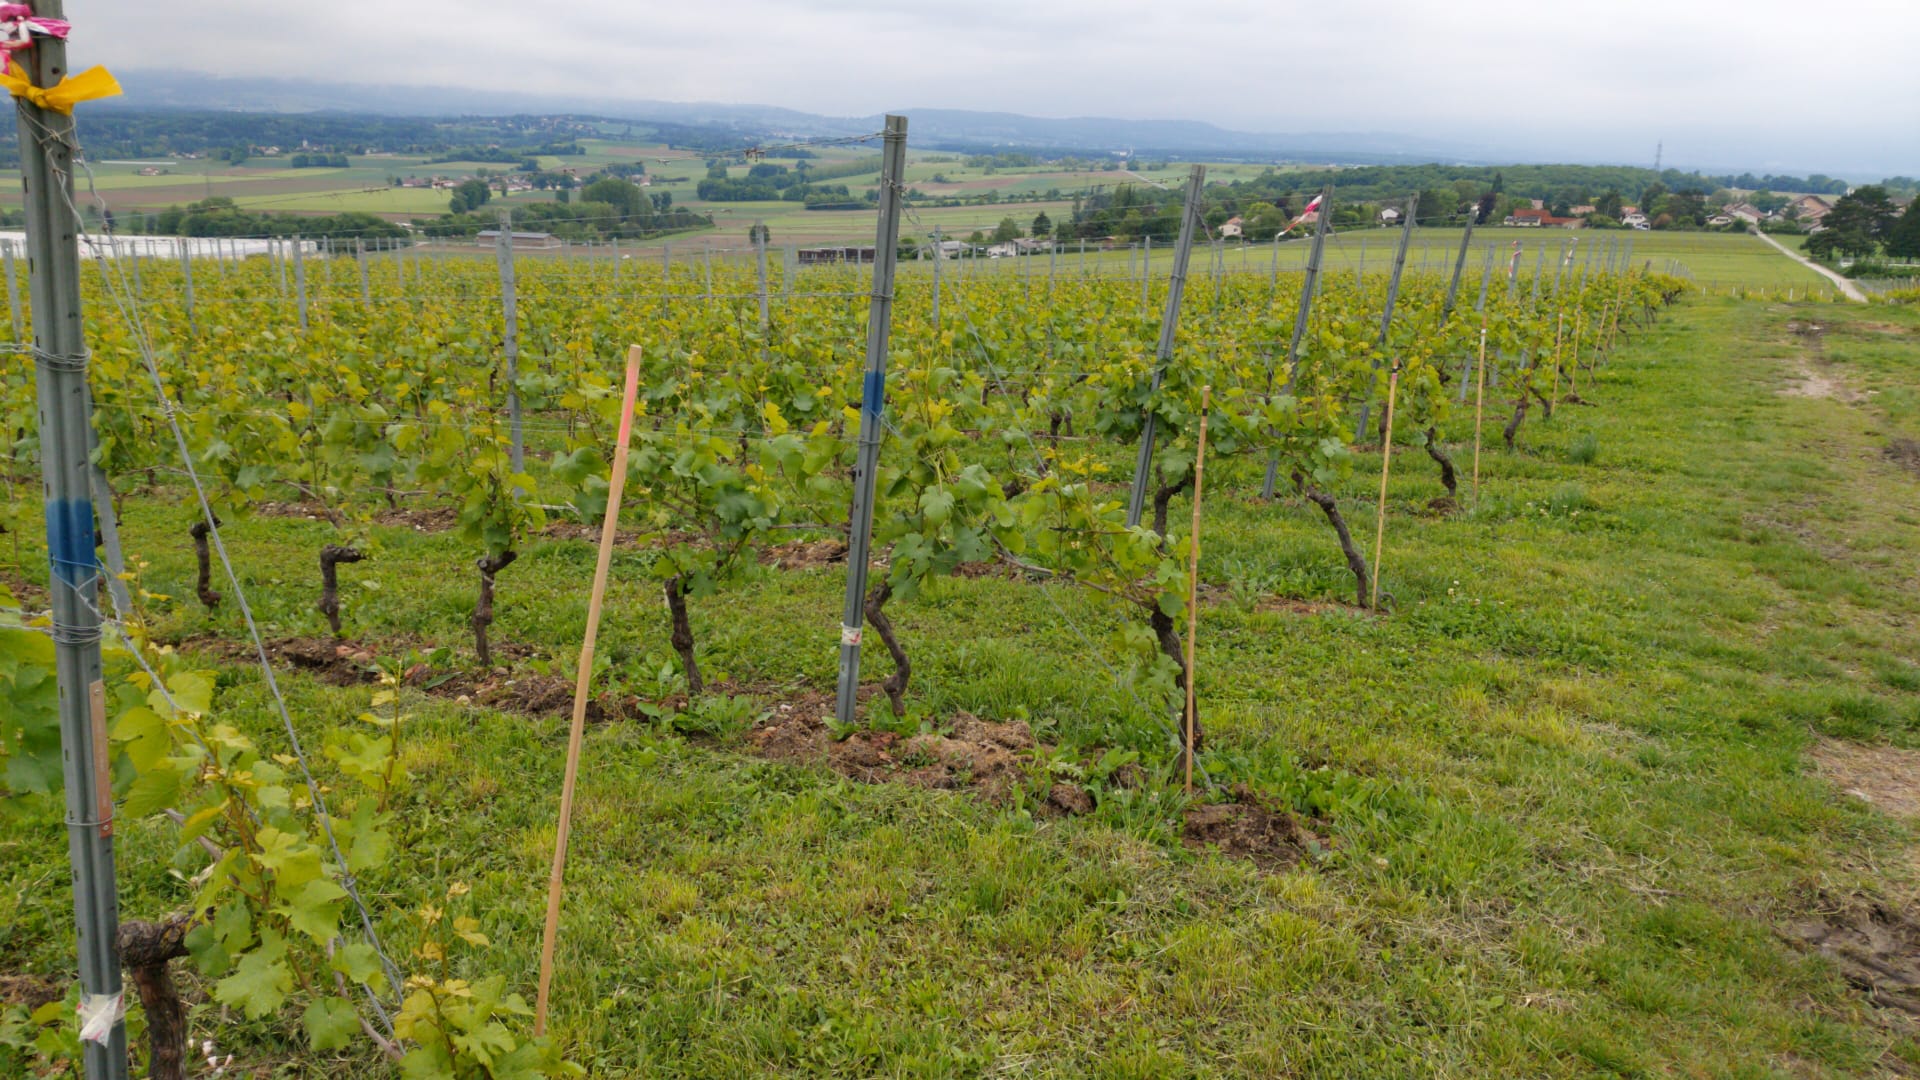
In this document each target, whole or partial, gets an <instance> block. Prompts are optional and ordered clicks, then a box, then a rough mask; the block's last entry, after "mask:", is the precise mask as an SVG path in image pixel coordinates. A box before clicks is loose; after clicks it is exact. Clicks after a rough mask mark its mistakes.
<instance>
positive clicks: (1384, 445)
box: [1367, 362, 1400, 611]
mask: <svg viewBox="0 0 1920 1080" xmlns="http://www.w3.org/2000/svg"><path fill="white" fill-rule="evenodd" d="M1399 392H1400V365H1399V364H1398V363H1397V362H1396V363H1395V364H1394V365H1393V371H1392V372H1391V373H1389V374H1388V375H1387V416H1386V424H1387V429H1386V434H1385V435H1383V436H1382V437H1381V439H1380V508H1379V510H1378V511H1376V512H1375V514H1374V530H1373V587H1372V589H1371V590H1370V596H1369V599H1368V601H1367V606H1368V607H1370V608H1372V609H1373V610H1375V611H1378V610H1380V551H1381V549H1382V548H1383V547H1384V546H1385V545H1386V542H1387V472H1388V470H1389V469H1390V468H1391V467H1392V465H1393V399H1394V397H1395V396H1396V395H1398V394H1399Z"/></svg>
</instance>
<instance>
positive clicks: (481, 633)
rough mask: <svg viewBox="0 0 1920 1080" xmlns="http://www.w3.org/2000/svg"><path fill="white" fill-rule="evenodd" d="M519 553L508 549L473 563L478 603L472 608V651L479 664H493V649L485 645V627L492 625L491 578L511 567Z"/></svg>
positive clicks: (485, 556)
mask: <svg viewBox="0 0 1920 1080" xmlns="http://www.w3.org/2000/svg"><path fill="white" fill-rule="evenodd" d="M519 557H520V553H519V552H517V551H514V550H512V549H511V548H509V549H508V550H506V551H503V552H501V553H500V554H498V555H484V556H482V557H480V558H479V559H478V560H476V561H475V562H474V564H473V565H474V566H475V567H478V568H479V570H480V602H479V603H477V604H475V605H474V606H473V619H472V620H471V625H472V626H473V649H474V652H476V653H478V654H479V656H480V663H481V664H482V665H485V666H492V664H493V649H492V648H491V647H490V646H489V645H488V643H487V627H489V626H492V625H493V578H494V575H495V574H498V573H499V572H500V571H502V570H505V569H506V568H507V567H509V566H512V565H513V560H515V559H517V558H519Z"/></svg>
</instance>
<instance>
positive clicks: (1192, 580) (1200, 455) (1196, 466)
mask: <svg viewBox="0 0 1920 1080" xmlns="http://www.w3.org/2000/svg"><path fill="white" fill-rule="evenodd" d="M1212 403H1213V387H1212V386H1203V387H1201V388H1200V445H1199V446H1198V448H1196V449H1195V451H1194V455H1193V535H1192V536H1191V538H1190V539H1189V541H1188V543H1189V548H1190V550H1189V551H1188V552H1187V739H1186V742H1187V794H1189V795H1191V794H1193V717H1194V712H1193V704H1194V701H1193V645H1194V640H1193V639H1194V636H1195V635H1196V634H1198V633H1199V632H1200V474H1201V470H1202V469H1203V468H1204V467H1205V466H1206V463H1207V406H1209V405H1211V404H1212Z"/></svg>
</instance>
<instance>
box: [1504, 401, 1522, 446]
mask: <svg viewBox="0 0 1920 1080" xmlns="http://www.w3.org/2000/svg"><path fill="white" fill-rule="evenodd" d="M1526 418H1527V395H1526V394H1524V393H1522V394H1521V395H1520V399H1519V400H1518V401H1515V402H1514V403H1513V419H1511V420H1509V421H1507V427H1506V430H1505V431H1502V432H1501V433H1500V435H1501V437H1503V438H1505V439H1506V440H1507V449H1509V450H1511V449H1513V437H1514V436H1515V435H1518V434H1519V433H1520V425H1521V423H1523V422H1524V421H1525V420H1526Z"/></svg>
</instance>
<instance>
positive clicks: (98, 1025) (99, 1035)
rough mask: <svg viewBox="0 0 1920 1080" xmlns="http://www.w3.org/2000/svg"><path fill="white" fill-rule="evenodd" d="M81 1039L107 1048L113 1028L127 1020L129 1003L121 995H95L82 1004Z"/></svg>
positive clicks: (80, 1009)
mask: <svg viewBox="0 0 1920 1080" xmlns="http://www.w3.org/2000/svg"><path fill="white" fill-rule="evenodd" d="M79 1013H80V1038H81V1040H82V1041H85V1042H94V1043H99V1044H100V1045H102V1046H105V1045H106V1043H107V1040H108V1039H110V1038H112V1037H113V1026H114V1025H115V1024H118V1023H119V1022H120V1021H122V1020H124V1019H126V1016H127V1001H126V998H125V996H123V995H121V994H93V995H91V996H89V997H87V998H85V999H84V1000H82V1001H81V1002H80V1008H79Z"/></svg>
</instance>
